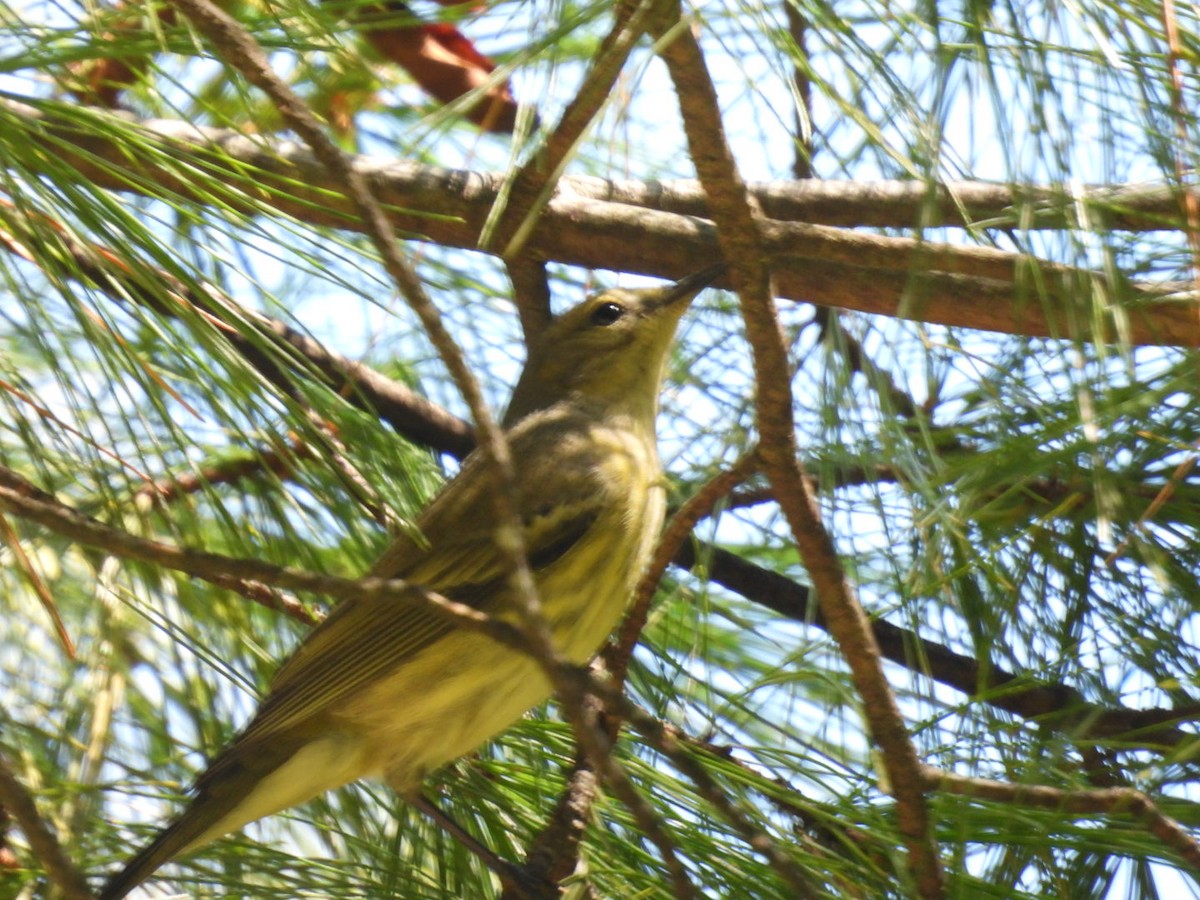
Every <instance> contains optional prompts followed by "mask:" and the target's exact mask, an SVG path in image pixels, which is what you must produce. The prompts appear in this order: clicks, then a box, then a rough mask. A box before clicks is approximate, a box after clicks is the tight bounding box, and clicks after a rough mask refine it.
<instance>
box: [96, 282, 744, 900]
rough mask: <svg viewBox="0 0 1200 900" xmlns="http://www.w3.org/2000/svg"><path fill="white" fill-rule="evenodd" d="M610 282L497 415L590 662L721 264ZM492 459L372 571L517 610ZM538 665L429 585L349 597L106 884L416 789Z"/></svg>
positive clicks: (545, 571) (459, 479)
mask: <svg viewBox="0 0 1200 900" xmlns="http://www.w3.org/2000/svg"><path fill="white" fill-rule="evenodd" d="M723 269H724V266H714V267H712V268H709V269H705V270H704V271H703V272H699V273H697V274H695V275H692V276H690V277H688V278H685V279H683V280H682V281H680V282H678V283H676V284H673V285H669V286H666V287H657V288H646V289H638V290H620V289H617V290H611V291H606V292H604V293H602V294H599V295H598V296H594V297H591V298H589V299H588V300H586V301H584V302H583V303H581V304H580V305H579V306H576V307H575V308H574V309H571V310H569V311H568V312H566V313H564V314H563V315H562V316H560V317H559V318H557V319H556V320H554V321H553V322H552V323H551V324H550V325H549V326H548V327H547V328H546V330H545V331H544V332H543V334H542V335H541V336H540V339H538V340H537V341H536V343H535V344H534V346H532V347H531V348H530V351H529V360H528V362H527V363H526V365H525V370H524V372H522V374H521V378H520V380H519V381H518V383H517V386H516V389H515V390H514V391H513V396H512V400H511V401H510V403H509V407H508V411H507V413H506V415H505V417H504V420H503V426H504V429H505V434H506V436H507V438H508V442H509V446H510V447H511V450H512V458H513V464H514V467H515V470H516V479H515V490H516V503H517V511H518V515H519V517H520V520H521V525H522V527H523V533H524V538H525V549H526V552H527V554H528V559H529V565H530V568H531V570H532V573H533V576H534V580H535V582H536V585H537V590H538V595H539V597H540V598H541V604H542V611H543V614H544V616H545V619H546V622H547V624H548V626H549V629H550V633H551V635H552V637H553V639H554V641H555V644H556V646H557V648H558V650H559V652H560V653H561V654H563V655H564V656H565V657H566V658H567V659H569V660H571V661H573V662H576V663H584V662H586V661H587V660H588V659H590V658H591V656H592V655H593V654H594V653H595V652H596V651H597V650H598V649H599V647H600V645H601V644H602V643H603V641H604V639H605V638H606V637H607V636H608V634H609V633H610V632H611V631H612V629H613V627H614V626H615V625H616V623H617V620H618V619H619V618H620V617H621V614H622V613H623V612H624V610H625V606H626V604H627V602H628V600H629V598H630V596H631V594H632V592H633V589H634V587H635V585H636V583H637V580H638V578H639V576H640V574H641V572H642V569H643V568H644V566H645V565H646V562H647V560H648V557H649V554H650V551H651V549H652V548H653V545H654V541H655V539H656V538H657V536H658V532H659V530H660V529H661V527H662V521H663V513H664V509H665V506H666V496H665V491H664V489H663V483H662V472H661V470H660V467H659V461H658V450H657V441H656V438H655V416H656V414H657V411H658V396H659V391H660V389H661V385H662V378H663V371H664V369H665V367H666V360H667V356H668V351H669V348H670V345H671V340H672V338H673V336H674V334H675V328H676V325H677V324H678V322H679V318H680V316H681V315H682V314H683V311H684V310H685V309H686V308H687V306H688V304H689V302H690V301H691V299H692V298H693V297H695V295H696V294H698V293H699V292H700V291H701V290H702V289H703V288H704V287H705V286H707V285H708V284H711V283H712V281H713V280H714V279H716V278H717V277H718V275H720V273H721V272H722V271H723ZM494 489H495V482H494V479H493V478H492V474H491V472H490V471H489V470H488V469H487V467H486V465H485V464H484V461H483V460H482V459H481V458H479V457H478V455H472V456H470V457H468V458H467V459H466V461H465V462H464V463H463V466H462V469H461V471H460V472H459V474H458V475H457V476H456V477H455V478H454V479H453V480H452V481H450V482H449V483H448V484H447V485H446V486H445V487H444V488H443V489H442V491H441V492H440V493H439V494H438V495H437V496H436V497H435V498H434V500H433V501H432V502H431V503H430V504H429V506H428V507H427V508H426V509H425V511H424V512H423V513H422V514H421V516H420V517H419V518H418V520H417V523H416V524H417V531H418V534H417V535H415V536H412V537H409V536H402V537H400V538H399V539H397V540H396V541H395V543H393V544H392V545H391V547H389V549H388V550H387V551H386V552H385V553H384V554H383V556H382V557H381V558H380V559H379V561H378V562H377V563H376V564H375V566H374V567H373V568H372V569H371V574H372V575H376V576H380V577H386V578H402V579H404V580H406V581H408V582H410V583H412V584H414V585H419V586H421V587H424V588H426V589H428V590H431V591H434V592H436V593H438V594H442V595H444V596H446V597H449V598H451V599H453V600H456V601H458V602H460V603H464V604H469V605H470V606H472V607H475V608H476V609H479V610H481V611H483V612H485V613H488V614H489V615H493V616H497V617H500V618H504V619H507V620H509V621H514V620H515V619H516V616H515V601H514V597H513V595H512V591H511V589H510V588H509V579H508V576H509V571H508V565H509V563H508V558H507V556H506V555H505V554H504V553H503V552H501V550H500V549H499V548H498V547H497V546H496V543H495V532H496V529H497V524H498V523H497V521H496V513H495V511H494V504H493V502H492V499H491V497H490V496H489V495H490V492H492V491H493V490H494ZM550 693H551V686H550V683H549V681H548V680H547V678H546V676H545V674H544V673H543V671H542V669H541V667H540V666H539V664H538V663H537V662H536V661H535V660H534V659H533V658H532V657H530V656H528V655H527V654H524V653H521V652H520V651H518V650H514V649H511V648H509V647H506V646H504V645H502V644H500V643H498V642H497V641H495V640H493V639H491V638H489V637H487V636H486V635H484V634H482V633H479V632H477V631H470V630H467V629H463V628H456V627H455V625H454V624H453V622H451V621H448V620H447V619H445V618H444V617H442V616H439V615H438V614H437V613H436V611H433V610H431V609H430V608H429V607H428V606H427V605H426V604H425V603H423V602H422V601H421V600H420V599H419V598H412V597H399V598H396V599H387V600H383V601H380V600H375V599H363V600H347V601H345V602H343V603H342V604H340V605H339V606H338V607H336V608H335V609H334V610H333V612H332V613H331V614H330V615H329V617H328V618H327V619H325V621H324V622H322V623H321V624H320V625H319V626H318V627H317V628H316V629H314V630H313V632H312V633H311V634H310V635H309V636H308V637H307V638H306V639H305V640H304V641H303V643H301V644H300V646H299V647H298V648H297V649H296V651H295V653H294V654H293V655H292V656H291V658H290V659H288V660H287V662H285V663H284V664H283V666H282V667H281V668H280V670H279V672H278V673H277V674H276V676H275V679H274V681H273V682H272V683H271V688H270V691H269V693H268V694H267V697H266V699H265V700H264V701H263V704H262V706H261V707H260V708H259V710H258V712H257V713H256V715H255V716H254V718H253V719H252V720H251V722H250V724H249V725H248V726H247V727H246V729H245V730H244V731H243V732H242V733H241V734H240V735H239V736H238V737H237V738H235V739H234V741H233V743H232V744H230V745H229V747H227V748H226V749H225V750H224V751H223V752H222V753H221V754H220V755H218V756H217V758H216V759H215V760H214V761H213V763H212V765H210V766H209V767H208V769H207V770H206V771H205V772H204V773H203V774H201V775H200V777H199V778H198V779H197V781H196V785H195V789H194V796H193V798H192V800H191V803H190V804H189V805H188V807H187V809H185V810H184V812H183V813H182V815H180V816H179V818H177V819H176V820H175V821H174V822H172V823H171V824H170V825H169V826H167V827H166V828H165V829H164V830H163V831H162V832H160V833H159V834H158V836H157V837H155V839H154V840H153V841H151V843H150V844H149V845H148V846H146V847H145V848H144V849H143V850H142V851H141V852H139V853H138V854H137V855H136V856H134V857H133V859H131V860H130V861H129V863H128V864H127V865H126V866H125V868H124V869H122V870H121V871H120V872H119V873H117V874H116V875H115V876H113V878H112V879H111V880H110V881H109V882H108V883H107V884H106V885H105V886H104V888H103V890H102V891H101V893H100V897H101V900H118V898H120V897H124V896H125V895H126V894H127V893H128V892H129V891H130V890H132V889H133V888H134V887H135V886H136V885H138V884H140V883H141V882H142V881H144V880H145V879H146V878H148V877H149V876H150V875H151V874H152V873H153V872H154V871H155V870H156V869H158V867H159V866H161V865H163V864H164V863H166V862H167V861H169V860H171V859H174V858H175V857H177V856H179V855H181V854H184V853H188V852H190V851H193V850H195V849H197V848H199V847H202V846H204V845H205V844H207V843H209V842H210V841H214V840H216V839H217V838H219V837H221V836H222V835H225V834H228V833H229V832H231V831H236V830H238V829H240V828H241V827H242V826H244V825H245V824H247V823H248V822H252V821H254V820H256V819H259V818H262V817H263V816H266V815H270V814H272V813H275V812H278V811H280V810H283V809H287V808H288V807H291V806H295V805H296V804H299V803H303V802H304V801H306V800H308V799H310V798H311V797H314V796H316V795H317V794H320V793H322V792H324V791H327V790H330V789H332V788H335V787H339V786H341V785H344V784H347V783H349V782H351V781H354V780H356V779H358V778H363V777H367V776H382V777H383V778H384V779H385V780H386V781H387V782H388V783H389V784H391V785H392V786H393V787H394V788H395V789H396V790H398V791H400V792H401V794H402V795H407V796H409V797H415V796H416V795H417V793H418V792H419V790H420V785H421V782H422V780H423V779H424V778H425V776H426V775H427V774H429V773H430V772H432V771H433V770H435V769H437V768H438V767H439V766H441V765H443V764H445V763H447V762H450V761H451V760H454V759H457V758H458V757H460V756H462V755H463V754H465V753H469V752H470V751H472V750H474V749H475V748H476V747H478V746H479V745H480V744H482V743H483V742H484V741H486V740H488V739H489V738H491V737H493V736H495V735H497V734H499V733H500V732H501V731H503V730H504V729H505V728H507V727H508V726H509V725H510V724H512V723H513V722H514V721H516V720H517V719H518V718H520V717H521V715H522V714H523V713H525V712H526V711H527V710H529V709H530V708H531V707H533V706H534V705H536V704H537V703H540V702H541V701H542V700H545V699H546V698H547V697H548V696H549V695H550Z"/></svg>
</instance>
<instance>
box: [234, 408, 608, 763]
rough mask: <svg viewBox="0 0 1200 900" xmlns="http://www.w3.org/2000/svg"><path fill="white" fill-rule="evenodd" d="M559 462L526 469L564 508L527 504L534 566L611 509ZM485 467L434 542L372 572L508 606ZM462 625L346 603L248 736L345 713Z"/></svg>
mask: <svg viewBox="0 0 1200 900" xmlns="http://www.w3.org/2000/svg"><path fill="white" fill-rule="evenodd" d="M510 442H511V444H512V447H513V454H514V457H517V454H518V453H519V452H522V451H525V450H528V448H529V446H530V445H533V446H539V445H540V444H541V442H540V441H538V440H537V436H536V435H535V434H533V435H531V434H530V432H529V431H528V430H525V431H518V432H517V433H514V434H513V435H512V436H511V439H510ZM561 449H562V448H560V450H561ZM567 453H568V454H569V453H570V450H569V448H567ZM555 456H556V460H555V461H553V462H552V463H551V464H547V461H546V460H545V459H541V458H537V457H529V456H527V457H525V460H526V462H525V463H524V465H525V466H528V467H529V470H528V471H532V473H533V474H534V475H535V476H536V479H537V482H536V483H537V484H538V489H537V490H536V491H533V492H530V493H533V494H536V496H537V497H553V498H555V501H556V502H555V504H554V505H553V506H549V507H544V508H543V507H539V506H538V505H537V504H536V503H533V502H531V500H530V498H528V497H520V496H519V497H518V506H519V512H520V514H521V518H522V525H523V529H522V530H523V533H524V538H525V547H526V551H527V553H528V556H529V560H530V564H531V566H532V567H533V568H534V569H539V568H543V567H545V566H547V565H549V564H551V563H552V562H554V561H555V560H556V559H559V558H561V557H562V556H563V555H564V554H566V553H567V552H569V551H570V549H571V548H572V547H573V546H574V545H575V544H576V543H577V542H578V541H579V540H580V538H582V537H583V535H584V534H585V533H586V532H587V530H588V528H590V527H591V526H592V524H593V523H594V522H595V521H596V519H597V517H598V516H599V515H600V513H601V511H602V509H603V505H604V503H605V502H606V498H605V492H604V491H601V490H597V489H595V486H594V485H591V486H589V483H588V482H589V481H590V478H589V477H587V476H582V477H581V474H580V470H579V468H578V467H577V466H574V465H572V464H571V462H572V461H571V460H565V459H564V458H563V455H562V453H561V452H560V453H557V454H555ZM517 458H518V459H520V457H517ZM577 462H578V461H577ZM477 466H478V461H476V460H470V461H469V462H468V464H467V465H466V466H464V469H463V471H462V472H461V473H460V474H459V476H458V477H457V478H456V479H454V480H453V481H452V482H451V483H450V484H449V485H447V487H446V488H445V490H444V491H443V492H442V493H441V494H439V495H438V497H437V498H436V499H435V500H434V501H433V503H432V504H430V506H429V507H428V509H427V510H426V512H425V514H423V515H422V517H421V519H420V521H419V525H420V528H421V531H422V533H423V535H424V536H425V537H426V538H427V543H422V544H418V543H417V542H416V541H413V540H411V539H409V538H403V539H401V540H400V541H398V547H397V548H396V549H389V551H388V552H387V553H385V554H384V556H383V557H382V558H381V560H380V562H379V563H377V564H376V565H375V566H374V567H373V569H372V570H371V571H372V574H375V575H380V576H383V577H398V578H405V579H407V580H409V581H411V582H412V583H413V584H417V585H420V586H422V587H426V588H428V589H430V590H433V591H435V592H437V593H440V594H444V595H445V596H447V597H450V598H451V599H454V600H458V601H460V602H463V603H468V604H470V605H472V606H474V607H476V608H478V609H480V610H482V611H483V612H496V611H497V610H498V609H499V608H502V602H503V601H502V598H503V596H504V593H505V580H506V579H507V577H508V571H507V560H506V559H505V558H504V557H503V555H502V554H501V553H500V551H499V550H498V548H497V547H496V545H495V542H494V540H493V535H494V530H495V520H496V519H495V513H494V511H493V508H492V500H491V497H490V492H491V490H492V486H491V484H490V479H489V478H488V477H487V473H486V472H482V471H477ZM585 468H586V467H585ZM522 481H524V482H525V483H530V482H529V481H528V479H522ZM454 627H455V626H454V624H453V622H451V621H449V620H448V619H446V618H445V617H444V616H442V615H439V614H438V613H437V612H436V611H435V610H433V609H431V608H430V607H429V605H428V604H427V603H426V602H425V601H424V600H422V599H421V598H419V597H406V596H399V597H388V598H382V599H374V598H373V599H353V598H352V599H350V600H346V601H344V602H342V603H341V604H340V605H338V606H337V607H336V608H335V609H334V610H333V612H332V613H331V614H330V615H329V617H328V618H327V619H325V621H324V622H322V623H321V624H320V625H318V626H317V628H316V629H314V630H313V632H312V633H311V634H310V635H309V636H308V638H307V639H305V641H304V642H303V643H302V644H301V645H300V646H299V647H298V648H297V650H296V652H295V653H294V654H293V655H292V656H291V658H290V659H288V661H287V662H286V663H284V665H283V666H282V667H281V668H280V670H279V672H278V673H277V674H276V676H275V679H274V681H273V682H272V684H271V691H270V693H269V694H268V696H267V698H266V700H265V701H264V702H263V705H262V706H261V708H260V709H259V712H258V715H257V716H255V718H254V720H253V721H252V722H251V723H250V725H249V726H248V727H247V729H246V731H245V732H243V734H242V736H241V738H240V739H242V740H259V739H262V738H264V737H267V736H269V735H271V734H276V733H278V732H280V731H282V730H283V729H286V728H289V727H292V726H296V725H299V724H301V723H302V722H303V721H304V720H305V719H307V718H309V717H311V716H314V715H317V714H320V713H322V712H324V711H326V710H331V709H336V708H337V706H338V705H339V704H341V703H342V702H343V701H344V700H345V699H346V698H347V697H351V696H353V695H354V694H355V693H356V692H357V691H358V690H360V689H361V688H362V687H363V686H364V685H367V684H370V683H372V682H374V681H376V680H378V679H379V678H381V677H384V676H385V675H386V674H387V673H388V672H391V671H394V670H395V669H397V668H399V667H401V666H403V665H404V663H405V662H406V660H408V659H410V658H411V657H412V656H413V655H414V654H416V653H417V652H419V651H420V650H422V649H424V648H425V647H428V646H429V645H430V644H432V643H434V642H435V641H437V640H438V639H439V638H441V637H443V636H444V635H446V634H448V633H449V632H450V631H451V630H452V629H454Z"/></svg>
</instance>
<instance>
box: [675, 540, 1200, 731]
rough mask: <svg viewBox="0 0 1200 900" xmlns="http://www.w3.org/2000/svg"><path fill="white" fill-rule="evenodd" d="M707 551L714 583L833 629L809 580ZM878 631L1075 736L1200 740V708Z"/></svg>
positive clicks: (876, 624) (979, 693) (903, 652)
mask: <svg viewBox="0 0 1200 900" xmlns="http://www.w3.org/2000/svg"><path fill="white" fill-rule="evenodd" d="M703 558H704V563H705V566H706V572H705V574H706V575H707V577H708V578H709V579H710V580H711V581H713V582H714V583H716V584H719V585H721V586H722V587H725V588H728V589H729V590H731V591H733V592H735V593H737V594H740V595H741V596H743V597H745V598H746V599H747V600H750V601H751V602H753V603H757V604H759V605H760V606H765V607H766V608H767V609H772V610H774V611H775V612H777V613H779V614H780V615H783V616H787V617H788V618H790V619H794V620H795V621H797V622H803V623H805V624H810V625H813V626H815V627H817V628H820V629H822V630H828V627H829V626H828V623H827V622H826V620H825V617H824V615H823V614H822V613H821V610H820V609H819V608H818V607H817V605H816V604H815V603H813V600H812V595H811V593H810V591H809V589H808V588H807V587H806V586H804V585H802V584H797V583H796V582H794V581H792V580H791V579H790V578H786V577H784V576H783V575H780V574H779V573H778V572H772V571H770V570H769V569H764V568H762V567H761V566H757V565H755V564H754V563H752V562H749V561H748V560H745V559H742V558H741V557H740V556H738V555H737V554H735V553H730V552H729V551H728V550H722V549H720V548H716V547H714V548H707V549H705V551H704V553H703ZM673 562H674V563H675V565H677V566H680V567H681V568H684V569H690V568H692V567H693V566H695V565H696V562H697V555H696V548H695V546H694V545H693V544H690V543H688V544H684V545H683V546H682V547H680V548H679V551H678V552H677V553H676V554H675V558H674V560H673ZM871 630H872V631H873V632H874V633H875V640H876V641H877V642H878V643H879V649H880V653H881V655H882V656H883V657H884V658H885V659H888V660H890V661H892V662H894V663H896V664H897V665H900V666H903V667H904V668H906V669H908V670H910V671H913V672H920V673H923V674H925V675H928V676H929V677H930V678H932V679H934V680H935V681H937V682H939V683H941V684H944V685H946V686H947V687H951V688H954V689H955V690H958V691H962V692H963V693H964V694H966V695H968V696H969V697H972V698H973V699H976V700H979V701H980V702H983V703H987V704H988V705H989V706H994V707H996V708H997V709H1002V710H1005V711H1006V712H1010V713H1012V714H1014V715H1017V716H1020V717H1021V718H1023V719H1029V720H1033V721H1036V722H1038V723H1039V724H1042V725H1048V726H1050V727H1051V728H1054V729H1056V730H1058V731H1061V732H1062V733H1064V734H1066V735H1067V736H1068V737H1070V738H1071V739H1072V740H1074V741H1079V742H1082V741H1089V740H1104V739H1107V738H1115V739H1118V740H1120V741H1121V742H1122V743H1123V744H1127V745H1132V744H1138V745H1140V744H1143V743H1144V744H1145V745H1148V746H1152V747H1158V748H1162V747H1178V746H1180V745H1183V744H1185V743H1189V742H1192V741H1196V740H1197V736H1196V735H1195V734H1194V733H1190V732H1186V731H1182V730H1180V729H1179V728H1176V727H1174V723H1175V722H1179V721H1183V720H1186V719H1189V718H1195V717H1196V716H1200V709H1184V708H1179V709H1127V708H1125V707H1107V706H1101V705H1099V704H1096V703H1092V702H1090V701H1089V700H1087V699H1086V698H1085V697H1084V696H1083V694H1081V693H1080V692H1079V691H1077V690H1076V689H1075V688H1072V687H1069V686H1067V685H1063V684H1049V683H1046V682H1037V681H1033V680H1032V679H1030V678H1028V677H1026V676H1023V675H1016V674H1014V673H1012V672H1008V671H1006V670H1004V669H1002V668H1000V667H999V666H995V665H987V666H983V665H981V664H980V662H979V660H977V659H975V657H973V656H966V655H964V654H961V653H955V652H954V651H953V650H951V649H950V648H949V647H946V646H945V645H943V644H939V643H936V642H934V641H931V640H928V639H926V638H923V637H921V636H920V635H918V634H916V633H915V632H913V631H909V630H908V629H907V628H901V627H899V626H898V625H893V624H892V623H891V622H888V621H887V620H885V619H872V620H871Z"/></svg>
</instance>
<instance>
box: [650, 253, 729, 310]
mask: <svg viewBox="0 0 1200 900" xmlns="http://www.w3.org/2000/svg"><path fill="white" fill-rule="evenodd" d="M723 274H725V263H717V264H716V265H715V266H709V267H708V268H707V269H702V270H700V271H699V272H696V273H695V274H694V275H689V276H688V277H687V278H681V279H680V280H679V281H677V282H675V283H674V284H673V285H671V287H669V288H667V289H666V292H665V293H664V294H663V296H662V300H661V301H660V304H661V305H662V306H669V305H671V304H673V303H676V302H678V301H680V300H683V299H685V298H686V299H688V300H691V299H692V298H693V297H695V296H696V295H697V294H698V293H700V292H701V291H702V290H704V289H705V288H706V287H708V286H709V285H710V284H712V283H713V282H714V281H716V280H717V279H718V278H720V277H721V276H722V275H723Z"/></svg>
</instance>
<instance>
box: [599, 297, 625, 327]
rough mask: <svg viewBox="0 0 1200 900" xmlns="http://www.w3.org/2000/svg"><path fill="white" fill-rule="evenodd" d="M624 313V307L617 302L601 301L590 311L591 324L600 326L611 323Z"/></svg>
mask: <svg viewBox="0 0 1200 900" xmlns="http://www.w3.org/2000/svg"><path fill="white" fill-rule="evenodd" d="M623 315H625V308H624V307H623V306H621V305H620V304H617V303H601V304H600V305H599V306H597V307H596V309H595V311H594V312H593V313H592V324H593V325H600V326H602V327H604V326H608V325H611V324H612V323H613V322H615V321H617V319H619V318H621V316H623Z"/></svg>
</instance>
